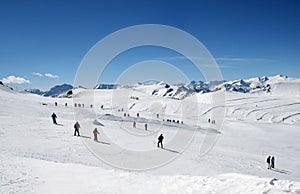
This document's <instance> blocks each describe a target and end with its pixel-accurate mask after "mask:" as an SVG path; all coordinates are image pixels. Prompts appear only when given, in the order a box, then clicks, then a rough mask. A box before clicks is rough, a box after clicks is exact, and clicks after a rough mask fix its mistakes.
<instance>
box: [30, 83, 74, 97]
mask: <svg viewBox="0 0 300 194" xmlns="http://www.w3.org/2000/svg"><path fill="white" fill-rule="evenodd" d="M72 89H73V86H71V85H69V84H63V85H57V86H54V87H52V88H51V89H50V90H48V91H41V90H39V89H30V90H26V91H28V92H30V93H33V94H38V95H41V96H47V97H48V96H49V97H61V96H62V97H66V95H67V93H68V92H69V91H70V90H72Z"/></svg>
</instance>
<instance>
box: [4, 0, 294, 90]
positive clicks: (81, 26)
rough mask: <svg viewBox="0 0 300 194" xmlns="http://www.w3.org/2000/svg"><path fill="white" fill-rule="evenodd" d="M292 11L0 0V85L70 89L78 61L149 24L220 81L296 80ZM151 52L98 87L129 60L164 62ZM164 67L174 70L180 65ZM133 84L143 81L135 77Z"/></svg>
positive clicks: (118, 63) (272, 6)
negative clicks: (203, 56)
mask: <svg viewBox="0 0 300 194" xmlns="http://www.w3.org/2000/svg"><path fill="white" fill-rule="evenodd" d="M299 10H300V1H298V0H282V1H276V0H263V1H261V0H259V1H255V0H249V1H242V0H236V1H233V0H226V1H225V0H224V1H222V0H211V1H209V0H206V1H201V0H199V1H196V0H195V1H189V0H185V1H180V0H179V1H174V0H170V1H163V0H151V1H141V0H138V1H114V0H105V1H101V0H98V1H93V0H88V1H71V0H70V1H67V0H59V1H55V0H49V1H43V0H39V1H31V0H27V1H21V0H19V1H15V0H4V1H3V0H0V51H1V52H0V68H1V69H0V80H1V79H2V80H6V82H12V83H11V84H8V85H11V86H13V87H17V88H41V89H49V88H50V87H52V86H53V85H56V84H62V83H70V84H72V83H73V81H74V77H75V74H76V71H77V68H78V66H79V64H80V62H81V60H82V59H83V57H84V55H85V54H86V53H87V52H88V50H89V49H90V48H91V47H92V46H93V45H94V44H96V43H97V42H98V41H99V40H101V39H102V38H104V37H105V36H107V35H109V34H110V33H112V32H114V31H117V30H119V29H122V28H124V27H128V26H132V25H138V24H149V23H150V24H164V25H170V26H174V27H177V28H179V29H182V30H184V31H186V32H188V33H190V34H192V35H193V36H195V37H196V38H197V39H198V40H200V41H201V42H202V43H203V44H204V45H205V46H206V48H207V49H208V50H209V51H210V53H211V54H212V55H213V57H214V58H216V60H217V62H218V64H219V66H220V68H221V72H222V75H223V78H224V79H225V80H232V79H239V78H250V77H256V76H263V75H267V76H270V75H276V74H283V75H287V76H290V77H299V75H300V35H299V34H300V11H299ZM154 50H156V51H154ZM154 50H153V52H152V51H151V49H149V48H144V50H143V48H142V49H141V50H140V51H137V52H136V53H135V54H132V53H130V52H128V53H127V54H124V56H122V58H123V60H118V59H116V60H115V63H114V65H111V67H109V68H107V70H106V74H105V76H103V77H102V78H101V81H102V82H106V83H113V82H115V79H116V76H115V75H112V74H113V73H114V74H117V73H122V71H123V70H124V69H126V68H128V67H129V66H130V65H132V63H133V62H134V63H137V62H138V60H136V59H137V58H138V59H141V60H146V59H161V58H164V57H165V58H167V57H169V56H168V55H169V54H170V55H172V54H171V53H170V52H169V51H163V52H161V50H159V49H158V50H157V49H154ZM131 57H133V58H134V60H133V59H132V58H131ZM169 62H170V63H174V64H177V67H179V68H180V64H182V65H184V63H185V62H184V61H180V59H178V60H177V61H176V60H170V61H169ZM183 69H184V71H185V73H186V74H187V75H188V76H189V78H190V79H194V80H201V79H203V78H202V77H198V75H193V71H194V70H193V68H189V65H185V66H184V67H183ZM9 76H10V77H9ZM12 76H14V77H12ZM137 79H143V78H139V77H138V75H137ZM141 81H143V80H141ZM166 81H168V80H166ZM173 81H174V80H173ZM175 81H176V80H175ZM13 82H19V83H20V84H14V83H13ZM24 82H25V83H24ZM26 82H27V83H26ZM28 82H30V83H28ZM21 83H22V84H21Z"/></svg>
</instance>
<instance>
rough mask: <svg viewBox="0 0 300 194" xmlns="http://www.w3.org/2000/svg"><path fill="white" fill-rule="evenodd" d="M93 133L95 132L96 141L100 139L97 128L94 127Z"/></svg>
mask: <svg viewBox="0 0 300 194" xmlns="http://www.w3.org/2000/svg"><path fill="white" fill-rule="evenodd" d="M93 134H94V141H98V138H97V135H98V134H100V133H99V131H98V129H97V128H95V129H94V131H93Z"/></svg>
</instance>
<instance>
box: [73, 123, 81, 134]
mask: <svg viewBox="0 0 300 194" xmlns="http://www.w3.org/2000/svg"><path fill="white" fill-rule="evenodd" d="M74 129H75V131H74V136H76V133H77V136H80V134H79V129H80V125H79V123H78V121H76V123H75V124H74Z"/></svg>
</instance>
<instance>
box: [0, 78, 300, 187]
mask: <svg viewBox="0 0 300 194" xmlns="http://www.w3.org/2000/svg"><path fill="white" fill-rule="evenodd" d="M269 80H270V79H269ZM278 83H279V84H278ZM282 83H283V82H282V81H280V82H276V81H274V82H272V83H271V82H270V84H272V85H273V88H275V86H276V87H278V88H277V89H276V90H277V91H280V92H279V93H280V94H281V93H284V94H286V93H289V92H291V90H295V89H297V86H299V85H297V83H298V82H297V80H296V81H293V80H286V81H284V84H285V85H284V86H283V85H281V84H282ZM161 89H162V90H163V89H165V86H164V85H161ZM152 91H153V85H152V84H151V85H148V86H141V85H140V86H136V87H134V88H120V89H116V90H88V89H83V88H79V89H75V90H74V99H68V98H48V97H42V96H37V95H33V94H28V93H27V94H24V93H18V92H15V91H11V90H9V89H7V88H5V87H2V86H0V106H1V109H0V145H1V146H0V161H1V162H0V169H1V170H0V193H299V192H300V172H299V169H300V164H299V160H300V145H299V143H298V140H299V138H300V133H299V126H300V99H299V93H298V94H297V93H293V95H289V96H287V95H278V94H274V95H270V93H268V94H266V93H260V92H254V93H236V92H230V91H228V92H225V94H226V95H225V97H226V99H225V104H224V106H223V108H225V120H224V123H223V127H222V128H221V129H218V130H217V129H216V125H218V124H219V122H221V119H220V118H218V117H212V115H214V114H213V113H214V112H219V111H220V109H222V107H221V105H220V104H218V103H217V104H213V103H212V99H213V96H212V95H215V94H216V93H214V92H211V93H205V94H199V93H198V94H195V95H191V96H187V97H185V98H184V100H176V99H172V98H164V97H161V96H160V95H157V96H156V95H152V93H151V92H152ZM218 92H222V91H218ZM272 92H274V90H273V91H271V93H272ZM297 95H298V96H297ZM73 100H74V101H73ZM54 102H57V103H58V106H55V105H54ZM74 102H75V103H81V104H85V107H84V108H83V107H81V108H78V107H77V108H75V107H74V106H73V104H74ZM65 103H67V104H68V106H67V107H65ZM91 104H92V105H93V107H92V108H91V107H90V106H89V105H91ZM101 107H102V108H101ZM182 107H185V109H184V108H182ZM122 109H123V110H122ZM195 110H197V111H195ZM52 112H55V113H56V114H57V116H58V119H57V122H58V124H59V125H53V124H52V121H51V117H50V116H51V114H52ZM124 113H127V114H130V116H129V117H128V116H126V117H124V116H123V115H124ZM137 113H139V115H140V117H139V118H137V117H136V114H137ZM157 114H159V118H157ZM209 118H210V119H213V120H215V121H216V123H217V124H216V125H213V124H211V123H208V122H207V121H208V119H209ZM167 119H174V120H180V121H183V122H184V123H183V124H177V123H173V122H171V123H167V122H163V120H164V121H166V120H167ZM75 120H78V121H79V122H80V124H81V129H80V132H81V135H82V137H74V136H73V132H74V131H73V125H74V123H75ZM95 120H96V121H97V122H95ZM133 121H136V124H137V127H136V128H133V127H132V122H133ZM145 123H147V124H148V130H147V131H146V130H145V129H144V124H145ZM100 124H101V125H100ZM95 127H98V129H99V130H100V137H99V140H100V142H94V141H93V140H92V131H93V129H94V128H95ZM160 133H163V134H164V136H165V141H164V145H165V149H158V148H157V147H156V139H157V136H158V135H159V134H160ZM214 136H218V139H217V141H216V142H215V145H214V147H213V149H212V150H210V151H209V152H208V153H207V154H204V155H201V154H200V149H201V146H202V145H203V143H204V140H205V139H206V138H207V137H214ZM185 137H192V140H191V142H190V144H188V147H186V148H185V149H183V148H184V145H183V144H182V140H184V138H185ZM115 145H119V146H121V147H123V148H126V149H127V150H136V151H137V152H142V153H144V152H146V151H148V150H150V151H153V152H149V154H141V155H139V156H140V157H136V158H135V155H134V154H131V153H127V151H126V150H125V149H124V150H123V151H122V152H116V150H115ZM268 155H274V156H275V158H276V168H275V169H274V170H267V169H266V163H265V160H266V157H267V156H268ZM169 157H171V158H173V157H176V158H175V159H174V160H171V161H170V162H169V163H166V164H165V165H163V166H159V167H158V168H155V169H152V170H148V171H138V172H132V171H131V170H129V171H126V170H120V169H116V168H114V167H112V166H110V165H109V163H107V162H106V163H105V162H103V160H106V161H107V160H109V159H111V158H114V159H115V158H117V159H118V160H117V161H115V162H116V164H118V163H117V162H120V165H128V166H129V165H132V167H133V168H134V167H136V168H139V167H145V166H146V167H147V166H148V165H150V166H151V164H153V163H154V164H155V163H156V162H157V161H159V162H160V159H165V158H169ZM99 158H101V159H102V160H99ZM133 161H134V162H133ZM111 162H114V161H111ZM130 162H133V163H130Z"/></svg>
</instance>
